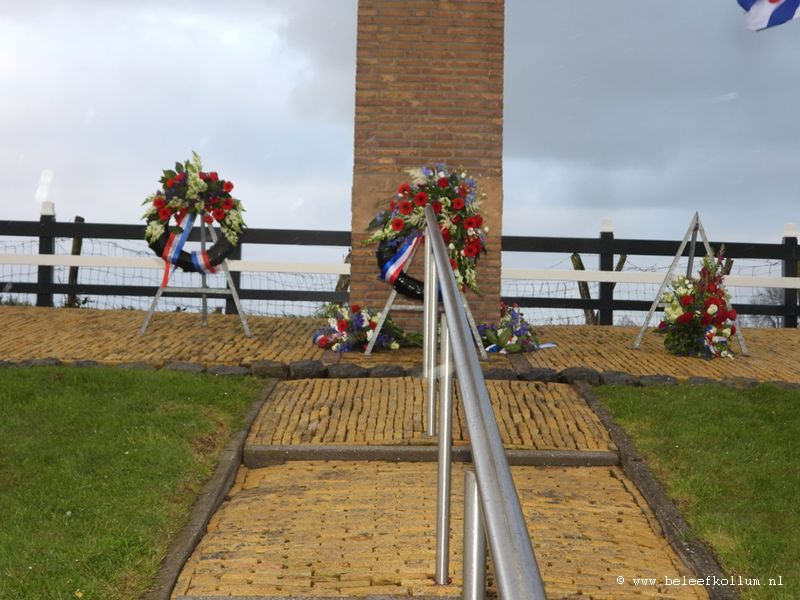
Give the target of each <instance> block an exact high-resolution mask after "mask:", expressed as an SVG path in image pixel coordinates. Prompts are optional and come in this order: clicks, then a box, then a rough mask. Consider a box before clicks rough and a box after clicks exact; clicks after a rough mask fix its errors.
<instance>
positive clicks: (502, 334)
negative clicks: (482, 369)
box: [478, 302, 539, 354]
mask: <svg viewBox="0 0 800 600" xmlns="http://www.w3.org/2000/svg"><path fill="white" fill-rule="evenodd" d="M478 333H479V334H480V336H481V342H483V346H484V347H485V348H486V351H487V352H498V353H500V354H513V353H516V352H532V351H533V350H538V349H539V339H538V338H537V337H536V334H535V333H534V332H533V329H532V328H531V326H530V325H529V324H528V323H527V322H526V321H525V319H524V318H523V316H522V313H521V312H520V311H519V306H517V305H516V304H514V305H513V306H508V305H507V304H506V303H505V302H500V323H499V324H498V325H489V324H487V323H482V324H480V325H478Z"/></svg>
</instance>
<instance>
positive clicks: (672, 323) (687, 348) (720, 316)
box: [658, 249, 736, 358]
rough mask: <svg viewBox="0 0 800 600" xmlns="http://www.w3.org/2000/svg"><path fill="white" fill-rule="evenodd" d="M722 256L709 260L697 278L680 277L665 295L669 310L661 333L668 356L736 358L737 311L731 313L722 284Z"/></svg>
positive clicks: (707, 258)
mask: <svg viewBox="0 0 800 600" xmlns="http://www.w3.org/2000/svg"><path fill="white" fill-rule="evenodd" d="M723 251H724V249H723ZM722 255H723V252H720V255H719V256H718V257H717V258H715V257H714V256H706V257H705V258H704V259H703V267H702V268H701V269H700V274H699V276H698V277H692V278H688V277H685V276H680V277H677V278H675V279H674V280H673V281H672V284H671V289H670V290H669V291H668V292H666V293H665V294H664V297H663V302H664V303H665V304H666V308H665V309H664V320H663V321H661V323H660V324H659V326H658V330H659V331H660V332H662V333H665V334H666V338H665V339H664V347H665V348H666V349H667V351H668V352H670V353H672V354H676V355H679V356H700V357H706V358H715V357H718V356H719V357H729V358H733V354H732V352H731V349H730V338H731V336H732V335H734V334H735V333H736V325H734V323H733V322H734V321H735V320H736V311H735V310H733V309H730V310H729V309H728V307H729V306H730V305H729V304H728V300H729V299H730V296H729V294H728V293H727V292H726V291H725V287H724V286H723V282H722V280H723V273H722V262H723V256H722Z"/></svg>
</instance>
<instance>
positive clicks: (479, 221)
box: [472, 215, 483, 229]
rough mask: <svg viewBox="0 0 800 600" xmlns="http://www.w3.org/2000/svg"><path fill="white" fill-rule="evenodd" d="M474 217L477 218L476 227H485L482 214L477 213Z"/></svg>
mask: <svg viewBox="0 0 800 600" xmlns="http://www.w3.org/2000/svg"><path fill="white" fill-rule="evenodd" d="M472 218H473V219H475V228H476V229H477V228H479V227H483V217H482V216H480V215H475V216H474V217H472Z"/></svg>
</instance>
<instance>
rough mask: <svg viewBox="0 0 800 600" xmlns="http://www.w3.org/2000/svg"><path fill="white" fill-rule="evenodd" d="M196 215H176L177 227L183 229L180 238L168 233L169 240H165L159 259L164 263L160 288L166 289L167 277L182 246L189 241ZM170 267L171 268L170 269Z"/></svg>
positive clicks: (176, 263)
mask: <svg viewBox="0 0 800 600" xmlns="http://www.w3.org/2000/svg"><path fill="white" fill-rule="evenodd" d="M196 216H197V215H196V213H190V212H184V213H180V214H178V227H181V228H183V232H182V233H181V235H180V237H178V236H177V235H175V233H170V234H169V238H168V239H167V243H166V245H165V246H164V252H163V253H162V254H161V258H163V259H164V262H165V263H166V264H165V265H164V277H163V279H162V280H161V287H162V288H165V287H167V283H169V276H170V274H171V273H172V272H174V271H175V269H176V268H177V265H178V259H179V257H180V255H181V250H183V246H184V244H186V240H187V239H189V232H190V231H191V229H192V225H193V224H194V218H195V217H196ZM170 265H172V268H171V269H170Z"/></svg>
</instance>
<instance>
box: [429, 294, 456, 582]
mask: <svg viewBox="0 0 800 600" xmlns="http://www.w3.org/2000/svg"><path fill="white" fill-rule="evenodd" d="M426 285H427V284H426ZM452 356H453V349H452V344H451V342H450V332H449V331H448V328H447V317H446V316H445V315H442V335H441V377H440V378H439V471H438V486H437V495H436V583H438V584H439V585H445V584H447V582H448V580H449V578H448V572H449V570H450V455H451V450H452V444H453V359H452Z"/></svg>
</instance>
